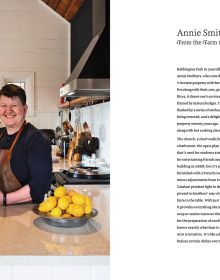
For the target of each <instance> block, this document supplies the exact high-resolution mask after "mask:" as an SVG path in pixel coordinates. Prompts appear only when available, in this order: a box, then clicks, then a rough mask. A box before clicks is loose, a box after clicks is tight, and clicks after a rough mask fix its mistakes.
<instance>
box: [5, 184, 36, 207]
mask: <svg viewBox="0 0 220 280" xmlns="http://www.w3.org/2000/svg"><path fill="white" fill-rule="evenodd" d="M31 200H32V198H31V196H30V187H29V185H26V186H24V187H22V188H21V189H19V190H17V191H15V192H11V193H8V194H7V195H6V203H7V205H10V204H15V203H22V202H28V201H31ZM0 201H1V205H2V204H3V194H2V193H1V194H0Z"/></svg>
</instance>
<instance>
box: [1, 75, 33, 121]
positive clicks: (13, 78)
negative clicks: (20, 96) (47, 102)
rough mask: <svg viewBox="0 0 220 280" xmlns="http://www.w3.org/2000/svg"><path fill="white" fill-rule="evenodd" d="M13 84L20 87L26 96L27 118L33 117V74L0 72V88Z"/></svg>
mask: <svg viewBox="0 0 220 280" xmlns="http://www.w3.org/2000/svg"><path fill="white" fill-rule="evenodd" d="M6 84H15V85H18V86H20V87H22V88H23V89H24V90H25V92H26V96H27V105H28V111H27V117H33V116H34V72H0V87H1V88H2V87H3V86H4V85H6Z"/></svg>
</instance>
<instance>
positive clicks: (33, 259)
mask: <svg viewBox="0 0 220 280" xmlns="http://www.w3.org/2000/svg"><path fill="white" fill-rule="evenodd" d="M70 187H71V186H68V188H70ZM73 187H74V188H75V189H84V190H85V189H86V190H88V192H91V195H92V200H93V207H94V208H96V209H97V210H98V212H99V213H98V215H97V216H96V217H94V218H92V219H90V220H89V221H88V223H87V224H85V225H83V226H82V227H77V228H62V227H54V226H50V225H48V224H47V223H46V222H45V221H44V220H43V218H41V217H39V216H38V215H36V214H35V213H34V212H33V211H32V209H33V206H34V205H33V204H17V205H11V206H6V207H2V206H1V207H0V240H1V246H0V255H1V257H0V264H9V263H10V264H17V263H20V262H21V263H25V264H27V263H32V264H35V263H38V264H41V263H42V262H43V264H50V263H51V264H55V263H59V264H79V263H80V264H108V263H109V251H110V245H109V232H110V230H109V187H108V186H106V185H81V186H80V185H79V186H76V185H74V186H73ZM4 256H5V257H4ZM19 256H20V257H19ZM39 256H41V257H40V258H39ZM61 256H62V258H61Z"/></svg>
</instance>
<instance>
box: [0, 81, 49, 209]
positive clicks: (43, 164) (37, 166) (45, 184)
mask: <svg viewBox="0 0 220 280" xmlns="http://www.w3.org/2000/svg"><path fill="white" fill-rule="evenodd" d="M27 110H28V106H27V104H26V95H25V91H24V90H23V89H22V88H20V87H19V86H16V85H14V84H9V85H6V86H4V87H3V88H2V90H1V91H0V119H1V121H2V122H3V123H4V125H5V128H3V129H1V132H0V165H1V169H0V205H2V204H3V205H4V204H5V205H7V204H14V203H21V202H27V201H33V202H40V201H42V200H43V197H44V194H45V193H47V192H48V190H49V188H50V184H51V176H52V159H51V146H50V143H49V141H48V140H47V139H46V138H45V137H44V136H43V135H42V133H41V132H40V131H39V130H38V129H36V128H35V127H34V126H33V125H31V124H30V123H27V124H26V122H25V116H26V113H27Z"/></svg>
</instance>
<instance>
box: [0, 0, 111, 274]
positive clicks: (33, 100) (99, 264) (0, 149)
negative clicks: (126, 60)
mask: <svg viewBox="0 0 220 280" xmlns="http://www.w3.org/2000/svg"><path fill="white" fill-rule="evenodd" d="M0 14H1V16H0V26H1V27H0V36H1V44H0V119H1V120H0V164H1V170H0V183H1V186H0V188H1V193H2V196H3V197H2V198H1V195H0V201H2V204H3V205H2V206H0V238H1V246H0V273H1V275H3V276H4V277H3V278H4V279H10V280H13V279H17V280H19V279H22V280H25V279H33V280H34V279H39V278H41V279H51V280H56V279H60V277H62V276H64V275H65V276H66V275H71V274H72V275H74V277H77V278H78V279H80V280H99V279H102V280H107V279H110V275H109V255H110V0H10V1H5V0H0ZM25 95H26V100H25V97H24V96H25ZM36 139H37V140H36ZM22 141H23V142H22ZM34 141H35V142H34ZM33 143H35V144H33ZM33 145H35V148H33ZM48 151H49V152H48ZM19 153H21V156H20V154H19ZM15 155H16V156H15ZM18 155H19V156H18ZM6 158H7V160H5V159H6ZM23 167H24V168H23ZM32 170H34V171H33V172H32ZM50 170H51V172H50ZM23 172H24V173H25V172H26V173H27V174H28V175H27V178H28V179H26V177H25V176H26V175H23ZM26 173H25V174H26ZM29 173H31V176H32V175H33V174H34V175H33V178H32V177H31V179H30V185H28V183H29V177H28V176H29ZM42 174H45V180H43V181H42V180H41V179H40V176H41V175H42ZM36 182H38V183H36ZM48 182H49V185H48V187H47V184H48ZM37 184H38V185H37ZM42 185H43V186H42ZM33 186H34V187H33ZM33 189H34V190H33ZM37 189H38V190H39V192H38V193H37V191H36V190H37Z"/></svg>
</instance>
